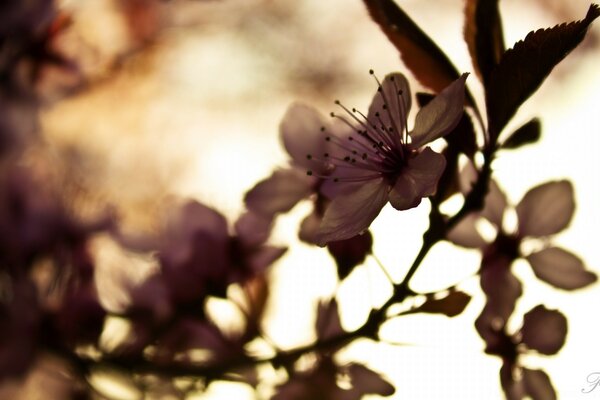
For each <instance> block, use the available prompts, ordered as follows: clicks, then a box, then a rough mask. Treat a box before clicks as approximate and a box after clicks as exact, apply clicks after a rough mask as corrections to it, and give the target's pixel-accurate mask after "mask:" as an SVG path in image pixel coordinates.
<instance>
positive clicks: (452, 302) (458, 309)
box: [413, 290, 471, 317]
mask: <svg viewBox="0 0 600 400" xmlns="http://www.w3.org/2000/svg"><path fill="white" fill-rule="evenodd" d="M469 301H471V296H469V295H468V294H466V293H464V292H460V291H456V290H452V291H450V292H449V293H448V294H447V295H446V296H444V297H442V298H440V299H436V298H435V297H433V296H428V298H427V300H426V301H425V303H423V304H422V305H421V306H420V307H418V308H416V309H415V310H413V312H425V313H432V314H444V315H445V316H447V317H455V316H457V315H459V314H460V313H462V312H463V311H464V309H465V308H466V307H467V304H469Z"/></svg>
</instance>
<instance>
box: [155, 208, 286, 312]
mask: <svg viewBox="0 0 600 400" xmlns="http://www.w3.org/2000/svg"><path fill="white" fill-rule="evenodd" d="M270 224H271V223H270V221H269V220H266V219H265V218H262V217H260V216H257V215H253V214H250V213H249V214H246V215H244V216H242V217H241V218H240V220H238V222H237V223H236V225H235V235H233V236H232V235H230V234H229V230H228V226H227V221H226V220H225V218H224V217H223V216H222V215H221V214H219V213H218V212H217V211H215V210H213V209H211V208H209V207H207V206H205V205H203V204H200V203H198V202H196V201H189V202H187V203H186V204H185V205H184V206H183V207H181V208H180V209H179V210H177V211H176V213H175V215H174V216H173V218H172V220H171V221H170V224H169V226H168V227H167V230H166V232H165V240H164V242H163V244H162V246H161V248H160V251H159V258H160V264H161V271H162V274H163V275H164V279H165V282H166V285H167V287H168V289H169V291H170V293H171V296H172V298H173V300H174V301H175V302H176V303H184V304H185V303H198V302H200V303H199V304H201V302H202V301H203V299H204V298H205V296H207V295H214V296H220V297H225V290H226V289H227V286H228V285H229V284H231V283H241V282H244V281H246V280H248V279H250V278H252V277H253V276H255V275H257V274H260V273H262V272H264V270H265V268H266V267H267V266H269V265H270V264H271V263H273V262H274V261H275V260H277V259H278V258H279V257H281V255H282V254H283V253H284V252H285V248H281V247H274V246H269V245H265V244H264V242H265V241H266V239H267V237H268V234H269V232H270Z"/></svg>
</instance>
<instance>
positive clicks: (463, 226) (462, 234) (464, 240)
mask: <svg viewBox="0 0 600 400" xmlns="http://www.w3.org/2000/svg"><path fill="white" fill-rule="evenodd" d="M478 219H479V216H478V215H477V214H476V213H471V214H469V215H467V216H466V217H464V218H463V219H462V220H460V222H459V223H458V224H456V225H455V226H454V228H452V229H451V230H450V232H448V234H447V235H446V239H447V240H449V241H450V242H452V243H454V244H456V245H458V246H462V247H466V248H471V249H473V248H474V249H480V248H483V247H484V246H485V245H486V244H487V242H486V241H485V239H484V238H483V237H482V236H481V234H480V233H479V231H478V230H477V226H476V222H477V220H478Z"/></svg>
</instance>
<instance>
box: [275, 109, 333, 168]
mask: <svg viewBox="0 0 600 400" xmlns="http://www.w3.org/2000/svg"><path fill="white" fill-rule="evenodd" d="M326 125H327V122H326V121H325V119H324V117H323V116H322V115H321V114H320V113H319V112H318V111H317V110H315V109H314V108H312V107H310V106H307V105H304V104H300V103H293V104H292V105H290V107H289V108H288V109H287V111H286V113H285V115H284V116H283V120H282V121H281V124H280V125H279V133H280V135H281V140H282V141H283V146H284V147H285V149H286V150H287V152H288V153H289V154H290V156H291V157H292V159H293V160H294V163H295V164H296V165H298V166H301V167H303V168H306V169H313V170H319V168H318V166H319V163H318V162H315V161H311V160H309V159H308V158H307V155H308V154H311V155H318V156H319V157H320V156H321V153H324V152H325V150H324V149H325V148H326V146H325V144H326V142H325V134H324V133H323V131H322V130H321V128H323V127H325V126H326Z"/></svg>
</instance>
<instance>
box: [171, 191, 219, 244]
mask: <svg viewBox="0 0 600 400" xmlns="http://www.w3.org/2000/svg"><path fill="white" fill-rule="evenodd" d="M169 231H170V233H172V236H173V235H174V236H175V238H176V239H175V240H181V239H188V240H190V239H191V238H192V236H194V235H196V233H197V232H204V233H206V234H207V235H210V236H212V237H214V238H218V239H226V238H227V237H228V228H227V220H226V219H225V217H223V215H221V214H220V213H219V212H217V211H216V210H213V209H212V208H210V207H207V206H205V205H204V204H202V203H199V202H197V201H195V200H190V201H188V202H187V203H185V204H184V205H183V206H182V207H181V208H180V209H178V210H176V215H175V216H174V218H173V219H172V220H171V221H170V224H169ZM172 236H171V237H172Z"/></svg>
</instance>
